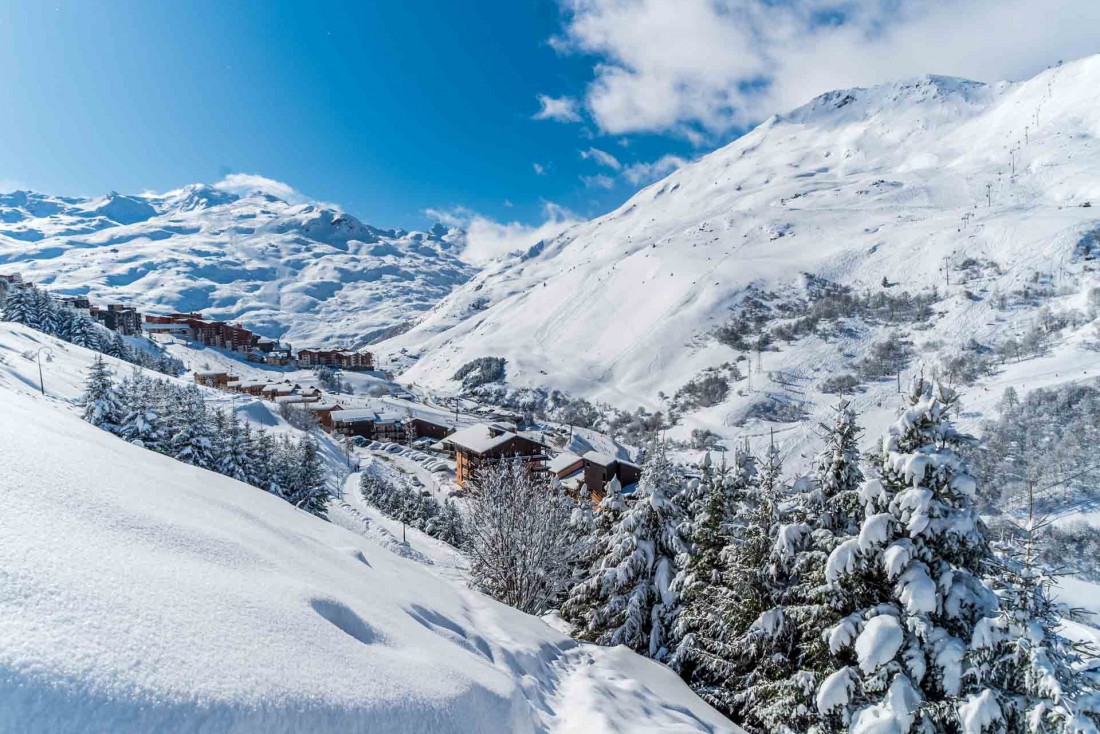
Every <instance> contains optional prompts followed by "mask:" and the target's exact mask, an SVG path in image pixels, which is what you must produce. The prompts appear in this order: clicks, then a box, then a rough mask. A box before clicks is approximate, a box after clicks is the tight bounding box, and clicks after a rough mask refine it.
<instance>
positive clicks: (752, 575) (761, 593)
mask: <svg viewBox="0 0 1100 734" xmlns="http://www.w3.org/2000/svg"><path fill="white" fill-rule="evenodd" d="M739 462H740V463H742V464H743V465H747V464H748V461H747V460H746V459H744V458H740V459H739ZM750 466H751V465H750ZM746 468H747V467H746ZM781 469H782V465H781V462H780V460H779V454H778V451H777V450H775V447H774V444H773V445H772V446H771V447H770V448H769V451H768V454H767V455H766V456H765V460H764V461H763V462H762V465H761V468H760V471H759V472H758V473H757V472H754V471H746V469H745V468H741V469H740V470H739V471H738V475H739V478H738V479H737V480H736V481H735V482H734V491H733V492H732V493H731V499H732V501H733V508H734V509H733V513H732V519H731V521H730V522H729V523H728V527H729V528H730V530H729V534H728V538H729V542H728V544H727V545H726V546H725V547H724V548H723V549H722V551H721V553H720V555H719V559H718V564H717V568H716V570H715V572H714V578H715V581H714V582H713V583H711V584H709V585H707V586H705V587H703V588H701V589H700V591H699V592H698V595H697V596H696V598H695V601H694V603H693V604H692V605H691V606H690V610H689V613H688V616H689V618H690V623H691V626H692V628H693V641H692V646H691V648H690V649H689V650H688V651H687V652H686V655H685V658H686V661H687V663H688V665H687V667H686V670H685V672H689V673H690V675H691V682H692V685H693V687H694V688H695V689H696V690H697V691H698V692H699V693H700V695H701V696H702V697H703V698H704V699H706V700H707V701H709V702H710V703H711V704H712V705H714V706H715V707H717V708H719V709H720V710H722V711H724V712H726V713H727V714H728V715H729V716H731V717H732V718H733V719H734V720H735V721H737V722H738V723H740V724H741V725H742V726H743V727H745V728H746V729H747V730H749V731H751V732H769V733H770V732H799V731H806V726H807V724H808V719H809V718H810V714H811V710H810V709H809V707H807V706H805V705H804V703H803V701H805V700H806V699H807V698H808V692H809V691H811V690H812V685H811V684H810V683H809V682H808V679H807V678H808V677H807V675H806V674H805V673H804V672H803V671H801V669H800V660H799V656H798V653H797V645H798V642H799V635H798V629H797V622H798V618H797V616H793V615H791V613H790V610H789V609H788V604H789V603H791V602H792V601H794V600H793V599H792V598H791V594H790V589H791V586H792V582H791V577H792V575H793V572H794V569H795V568H796V566H795V563H794V559H796V558H797V556H798V554H799V553H800V552H801V551H802V550H803V549H804V548H805V546H806V544H807V542H808V540H809V538H810V529H809V527H808V526H807V525H805V524H804V523H793V524H786V525H784V524H781V523H780V522H779V520H780V507H779V498H780V497H781V496H782V495H783V494H784V489H785V488H784V487H783V486H782V484H781V482H780V480H779V476H780V473H781Z"/></svg>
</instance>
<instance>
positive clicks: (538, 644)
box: [0, 324, 732, 732]
mask: <svg viewBox="0 0 1100 734" xmlns="http://www.w3.org/2000/svg"><path fill="white" fill-rule="evenodd" d="M42 345H47V346H51V348H53V349H54V353H53V355H52V357H51V361H49V362H47V363H46V364H45V376H46V380H47V383H46V390H47V396H46V397H42V396H40V395H39V394H38V392H37V383H36V378H37V369H36V365H35V363H34V362H32V361H31V360H30V359H27V358H26V357H25V356H24V355H25V354H26V353H28V352H29V350H30V349H31V348H32V347H35V346H42ZM60 346H61V345H60V343H55V342H54V341H53V340H49V339H48V337H42V336H41V335H37V336H36V333H35V332H32V331H30V330H28V329H25V328H23V327H17V326H11V325H6V324H0V408H2V409H0V465H2V466H3V467H4V476H5V478H6V479H7V480H8V481H12V480H14V482H13V484H11V485H5V489H7V490H9V491H6V492H5V493H4V494H5V500H6V503H7V505H6V508H5V512H4V513H3V514H2V517H0V557H2V558H4V592H5V593H3V594H0V620H2V621H0V700H2V701H3V702H4V705H3V706H0V730H3V731H23V732H47V731H69V732H77V731H89V732H90V731H113V732H124V731H134V732H137V731H154V730H156V731H165V730H172V731H191V732H224V731H236V732H253V731H255V732H261V731H262V732H292V731H315V732H322V731H371V732H419V731H438V732H449V731H494V730H508V731H517V732H524V731H526V732H536V731H561V732H566V731H596V730H600V731H658V730H659V731H714V732H717V731H732V727H731V726H730V725H729V724H728V723H726V722H724V721H723V720H722V718H721V717H720V716H718V715H717V714H716V713H715V712H714V711H713V710H712V709H710V708H709V707H707V706H706V705H705V704H703V703H702V702H701V701H700V700H699V699H697V698H695V696H694V695H693V694H691V693H690V692H689V691H688V689H687V688H686V687H685V686H684V685H683V684H682V683H681V682H680V681H679V679H678V678H677V677H676V676H675V675H674V674H673V673H672V672H670V671H668V670H667V669H665V668H663V667H661V666H659V665H657V664H656V663H653V662H651V661H647V660H644V659H642V658H640V657H638V656H636V655H634V654H633V653H630V652H628V651H626V650H625V649H623V648H596V647H593V646H589V645H585V644H580V643H576V642H574V641H572V640H570V639H569V638H568V637H566V636H565V635H563V634H561V633H559V632H557V631H555V630H553V629H551V628H550V627H548V626H547V625H546V624H545V623H543V622H542V621H541V620H539V619H536V618H534V617H529V616H526V615H524V614H521V613H519V612H516V611H515V610H512V609H510V608H507V607H504V606H502V605H500V604H497V603H495V602H492V601H490V600H488V599H487V598H486V597H483V596H481V595H480V594H478V593H477V592H474V591H472V590H470V589H468V588H466V586H465V585H464V584H463V583H462V582H461V581H455V580H447V579H444V578H441V577H440V576H438V575H436V574H435V573H434V572H433V571H432V570H431V569H430V568H429V567H426V566H424V565H421V564H418V563H416V562H415V561H412V560H407V559H405V558H402V557H400V556H398V555H395V554H394V553H392V552H391V551H390V550H388V549H387V548H386V547H384V546H383V545H381V544H379V543H378V542H377V541H376V540H372V539H370V538H366V537H363V536H362V535H357V534H355V533H352V532H350V531H349V530H345V529H344V528H342V527H338V526H336V525H334V524H330V523H326V522H324V521H322V520H319V519H317V518H316V517H313V516H311V515H308V514H306V513H304V512H301V511H298V510H296V509H294V508H293V507H291V506H290V505H288V504H287V503H286V502H283V501H281V500H279V499H277V498H275V497H273V496H271V495H269V494H267V493H265V492H262V491H260V490H257V489H255V488H253V487H249V486H247V485H244V484H241V483H239V482H235V481H232V480H230V479H227V478H225V477H222V476H220V475H215V474H212V473H210V472H207V471H204V470H201V469H197V468H195V467H191V466H186V465H184V464H181V463H179V462H176V461H173V460H171V459H169V458H167V457H164V456H161V455H158V454H155V453H153V452H150V451H147V450H144V449H141V448H138V447H136V446H133V445H130V444H127V443H125V442H123V441H121V440H118V439H116V438H115V437H113V436H111V435H110V434H108V433H106V432H103V431H100V430H98V429H96V428H94V427H92V426H90V425H88V424H86V423H84V422H83V421H81V420H80V419H79V418H77V417H76V415H75V414H74V411H73V406H72V404H71V401H70V399H69V398H68V397H66V396H69V395H72V394H73V393H74V391H76V390H78V389H79V381H80V375H81V371H82V368H83V367H84V366H86V364H87V363H88V361H89V360H90V358H91V353H89V352H86V351H85V350H82V349H80V348H78V347H71V346H70V347H69V348H68V349H61V348H60Z"/></svg>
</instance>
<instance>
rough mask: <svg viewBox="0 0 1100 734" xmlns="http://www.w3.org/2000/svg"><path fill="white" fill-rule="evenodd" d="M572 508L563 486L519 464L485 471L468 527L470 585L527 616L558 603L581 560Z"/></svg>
mask: <svg viewBox="0 0 1100 734" xmlns="http://www.w3.org/2000/svg"><path fill="white" fill-rule="evenodd" d="M574 506H575V504H574V502H573V501H572V500H570V499H569V497H568V496H567V495H566V494H565V493H564V492H563V491H562V490H561V488H560V487H559V486H556V485H555V484H552V483H551V482H550V481H548V480H547V478H546V476H545V475H544V474H540V473H536V472H534V471H532V469H531V468H530V467H529V466H527V465H526V464H525V463H524V462H523V461H522V460H520V459H515V460H511V459H506V460H502V461H499V462H497V463H496V464H493V465H491V466H489V467H483V468H482V470H481V471H480V472H479V473H478V486H477V489H476V490H475V491H474V492H473V493H472V495H471V497H470V500H469V507H468V510H469V512H468V515H467V518H468V521H467V524H466V529H467V534H468V538H469V541H468V543H467V547H466V550H467V553H468V555H469V558H470V579H471V582H472V583H473V584H474V585H475V586H476V587H477V588H479V589H480V590H482V591H484V592H485V593H487V594H489V595H490V596H492V597H493V598H495V599H498V600H499V601H502V602H504V603H505V604H508V605H510V606H513V607H516V608H517V609H520V610H522V611H525V612H528V613H529V614H542V613H543V612H545V611H547V610H548V609H550V608H551V607H552V606H554V605H555V604H557V603H559V602H560V601H561V599H562V597H563V596H564V595H565V593H566V592H567V591H568V589H569V586H570V584H571V583H572V580H573V564H574V563H575V562H576V560H577V556H578V548H577V545H576V542H575V540H576V539H575V535H574V531H573V528H572V526H571V523H570V520H571V518H572V514H573V509H574Z"/></svg>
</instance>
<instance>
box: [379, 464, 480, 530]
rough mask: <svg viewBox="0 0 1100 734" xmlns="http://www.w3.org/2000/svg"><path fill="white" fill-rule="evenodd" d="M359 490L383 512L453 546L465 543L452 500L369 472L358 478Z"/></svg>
mask: <svg viewBox="0 0 1100 734" xmlns="http://www.w3.org/2000/svg"><path fill="white" fill-rule="evenodd" d="M359 492H360V494H362V496H363V499H364V500H366V501H367V502H368V503H369V504H371V505H372V506H374V507H376V508H377V509H378V510H379V511H380V512H382V513H384V514H385V515H388V516H389V517H392V518H393V519H395V520H400V521H401V522H403V523H405V524H406V525H409V526H411V527H414V528H416V529H417V530H420V531H421V532H424V533H427V534H428V535H430V536H432V537H433V538H438V539H439V540H442V541H443V542H444V543H450V544H451V545H453V546H454V547H455V548H463V547H465V546H466V527H465V522H464V521H463V519H462V515H461V513H459V511H458V509H457V508H456V507H455V506H454V504H453V503H452V502H450V501H447V502H440V501H438V500H437V499H435V498H434V497H432V496H431V494H429V493H427V492H422V491H418V490H415V489H413V488H412V487H409V486H408V485H404V484H397V483H394V482H388V481H386V480H385V479H383V478H382V477H380V476H378V475H377V474H374V473H372V472H370V471H364V472H363V474H362V475H361V476H360V477H359Z"/></svg>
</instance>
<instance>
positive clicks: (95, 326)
mask: <svg viewBox="0 0 1100 734" xmlns="http://www.w3.org/2000/svg"><path fill="white" fill-rule="evenodd" d="M0 296H2V297H3V298H2V300H3V308H2V309H0V313H2V314H3V320H4V321H11V322H13V323H16V324H24V325H26V326H29V327H30V328H32V329H37V330H38V331H41V332H43V333H45V334H49V335H50V336H55V337H57V338H58V339H61V340H62V341H67V342H69V343H71V344H75V345H77V346H78V347H84V348H85V349H91V350H93V351H96V352H100V353H102V354H106V355H107V356H109V357H114V358H116V359H121V360H122V361H123V362H129V363H131V364H135V365H138V366H140V367H144V368H147V369H151V370H155V371H157V372H161V373H163V374H166V375H171V376H173V377H176V376H178V375H181V374H183V372H184V371H185V367H184V365H183V362H181V361H180V360H178V359H176V358H175V357H173V356H171V355H170V354H168V353H167V352H165V351H163V350H159V353H157V354H155V355H154V354H153V353H152V352H151V351H147V350H144V349H138V348H136V347H134V346H133V345H132V344H130V343H129V342H128V341H127V340H126V338H125V337H123V336H122V334H119V333H118V332H116V331H111V330H110V329H108V328H107V327H105V326H103V324H100V323H99V322H97V321H96V320H95V319H93V318H91V317H90V316H86V315H85V314H82V313H80V312H79V311H77V310H76V309H75V308H73V307H72V306H70V305H69V304H67V303H64V302H62V301H58V300H56V299H54V298H53V297H52V296H50V294H48V293H46V292H45V291H43V290H41V289H39V288H37V287H35V286H34V285H33V284H30V283H28V284H24V285H22V286H18V287H12V288H8V289H6V290H4V291H0ZM149 344H150V346H151V347H153V349H154V350H156V349H157V348H156V346H155V345H153V343H152V342H149Z"/></svg>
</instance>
